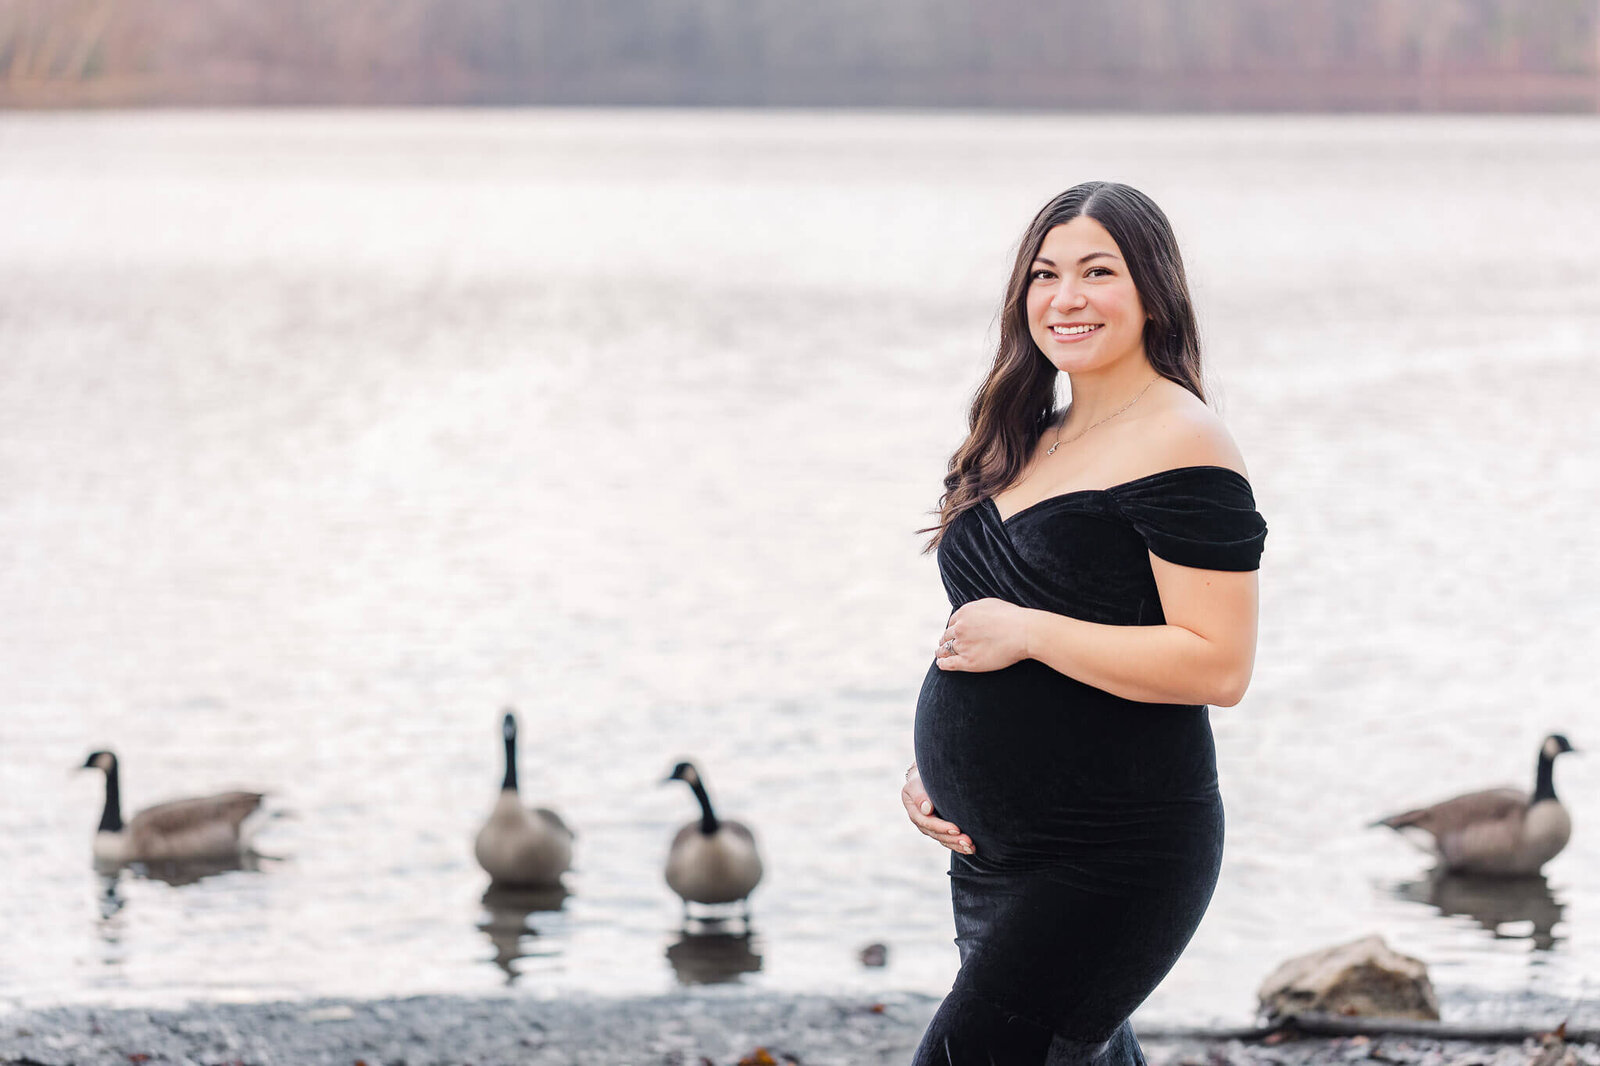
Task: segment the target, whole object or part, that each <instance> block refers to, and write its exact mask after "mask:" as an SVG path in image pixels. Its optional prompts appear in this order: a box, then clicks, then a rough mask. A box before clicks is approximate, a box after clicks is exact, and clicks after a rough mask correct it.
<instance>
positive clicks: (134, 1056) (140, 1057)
mask: <svg viewBox="0 0 1600 1066" xmlns="http://www.w3.org/2000/svg"><path fill="white" fill-rule="evenodd" d="M128 1061H129V1062H149V1061H150V1056H149V1055H146V1054H145V1053H144V1052H142V1051H134V1052H130V1053H129V1055H128Z"/></svg>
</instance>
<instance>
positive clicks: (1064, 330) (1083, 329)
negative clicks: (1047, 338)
mask: <svg viewBox="0 0 1600 1066" xmlns="http://www.w3.org/2000/svg"><path fill="white" fill-rule="evenodd" d="M1050 328H1051V329H1052V330H1054V331H1055V332H1056V333H1058V334H1060V335H1061V336H1063V337H1070V336H1074V335H1076V334H1079V333H1088V332H1090V331H1092V330H1097V329H1099V328H1100V327H1099V326H1051V327H1050Z"/></svg>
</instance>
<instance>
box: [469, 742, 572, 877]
mask: <svg viewBox="0 0 1600 1066" xmlns="http://www.w3.org/2000/svg"><path fill="white" fill-rule="evenodd" d="M501 732H502V734H503V736H504V738H505V745H506V775H505V780H504V781H502V782H501V784H500V798H499V799H497V800H495V804H494V810H492V811H490V812H489V819H488V821H486V822H484V823H483V828H482V829H480V830H478V838H477V840H476V841H475V842H474V843H473V848H472V852H473V854H474V855H475V856H477V859H478V865H479V866H481V867H483V868H484V870H485V872H487V873H488V875H489V877H490V879H491V880H492V881H493V882H494V883H495V884H496V885H501V886H505V887H516V888H554V887H557V886H559V885H560V884H561V875H562V874H563V873H565V872H566V871H567V868H568V867H569V866H570V865H571V864H572V830H570V829H568V828H567V825H566V823H565V822H563V821H562V820H561V816H560V815H558V814H556V812H555V811H552V810H547V809H546V808H544V807H534V808H532V809H529V808H527V807H524V806H523V805H522V797H521V796H520V794H519V793H518V791H517V716H516V714H515V713H513V712H512V711H507V712H506V715H505V718H504V719H503V720H502V722H501Z"/></svg>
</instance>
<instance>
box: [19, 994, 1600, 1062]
mask: <svg viewBox="0 0 1600 1066" xmlns="http://www.w3.org/2000/svg"><path fill="white" fill-rule="evenodd" d="M1497 998H1498V997H1497ZM1499 1005H1501V1006H1504V1005H1505V1004H1504V1001H1503V1000H1501V1001H1500V1002H1499ZM1522 1005H1523V1006H1524V1007H1531V1008H1537V1009H1530V1010H1528V1011H1526V1012H1523V1011H1519V1014H1522V1015H1523V1016H1524V1017H1525V1018H1526V1019H1528V1020H1529V1022H1530V1023H1531V1024H1533V1025H1535V1026H1538V1025H1542V1024H1547V1023H1548V1019H1550V1018H1551V1017H1552V1013H1551V1012H1552V1010H1559V1008H1560V1007H1561V1006H1562V1005H1561V1004H1559V1003H1557V1002H1554V1001H1531V1002H1525V1003H1524V1004H1522ZM937 1006H938V999H937V998H935V997H932V996H922V995H916V994H910V993H904V994H897V995H894V996H890V997H887V998H885V999H882V1000H875V999H873V998H871V997H868V996H785V995H774V994H771V993H763V994H750V995H740V994H731V995H709V996H708V995H704V994H701V993H698V992H694V991H685V992H681V993H676V994H671V995H665V996H654V997H648V998H633V999H602V998H569V999H560V1000H556V999H550V1000H540V999H529V998H510V997H462V996H419V997H415V998H409V999H390V1000H375V1001H369V1002H344V1001H317V1002H302V1003H260V1004H202V1005H193V1006H190V1007H186V1008H183V1009H180V1010H150V1009H127V1008H124V1009H116V1008H104V1007H84V1006H77V1007H58V1008H51V1009H45V1010H33V1011H19V1012H17V1013H13V1014H8V1015H3V1016H0V1064H3V1066H98V1064H102V1063H103V1064H107V1066H110V1064H119V1066H126V1064H128V1063H163V1064H164V1063H172V1064H185V1066H187V1064H194V1066H234V1064H248V1066H361V1064H365V1066H380V1064H382V1066H466V1064H471V1066H501V1064H505V1066H512V1064H515V1066H546V1064H548V1066H556V1064H561V1066H589V1064H594V1066H600V1064H604V1066H735V1064H738V1063H741V1062H744V1063H776V1064H779V1066H782V1064H784V1063H787V1062H796V1063H801V1064H803V1066H867V1064H877V1063H905V1062H908V1061H909V1060H910V1057H911V1052H912V1050H913V1049H914V1048H915V1047H916V1044H917V1040H918V1038H919V1037H920V1036H921V1033H922V1030H923V1027H924V1026H925V1025H926V1024H927V1022H928V1019H929V1018H930V1017H931V1016H932V1015H933V1012H934V1010H935V1008H936V1007H937ZM1553 1016H1554V1018H1555V1020H1557V1021H1559V1020H1560V1018H1561V1017H1562V1016H1563V1015H1561V1014H1559V1013H1558V1014H1555V1015H1553ZM1141 1041H1142V1043H1143V1044H1144V1048H1145V1053H1146V1055H1147V1056H1148V1057H1149V1060H1150V1063H1151V1066H1231V1064H1238V1066H1309V1064H1314V1063H1317V1064H1320V1063H1341V1064H1354V1063H1358V1062H1362V1061H1371V1062H1374V1063H1387V1064H1403V1066H1455V1064H1460V1066H1467V1064H1481V1066H1528V1064H1530V1063H1531V1062H1532V1061H1533V1060H1534V1059H1535V1058H1536V1057H1537V1056H1538V1055H1539V1053H1540V1051H1541V1050H1542V1049H1541V1047H1540V1045H1539V1044H1538V1043H1537V1042H1536V1041H1533V1040H1528V1041H1522V1042H1509V1043H1501V1042H1475V1041H1467V1040H1434V1039H1421V1038H1417V1037H1388V1036H1377V1037H1370V1038H1368V1037H1359V1036H1358V1037H1342V1038H1306V1039H1299V1040H1288V1041H1283V1042H1278V1043H1261V1042H1249V1043H1246V1042H1244V1041H1240V1040H1237V1039H1226V1038H1215V1037H1207V1036H1205V1035H1203V1034H1176V1033H1168V1034H1163V1033H1158V1032H1155V1031H1151V1032H1149V1033H1146V1034H1144V1035H1142V1036H1141ZM759 1049H766V1057H765V1059H763V1058H762V1056H761V1054H760V1050H759ZM1566 1051H1567V1052H1568V1053H1569V1054H1568V1055H1567V1056H1565V1059H1566V1066H1600V1046H1597V1045H1594V1044H1573V1045H1570V1046H1569V1047H1568V1048H1566ZM1546 1057H1547V1058H1548V1057H1549V1056H1546ZM1558 1057H1560V1056H1559V1054H1558ZM1550 1066H1558V1064H1557V1063H1555V1062H1552V1063H1551V1064H1550Z"/></svg>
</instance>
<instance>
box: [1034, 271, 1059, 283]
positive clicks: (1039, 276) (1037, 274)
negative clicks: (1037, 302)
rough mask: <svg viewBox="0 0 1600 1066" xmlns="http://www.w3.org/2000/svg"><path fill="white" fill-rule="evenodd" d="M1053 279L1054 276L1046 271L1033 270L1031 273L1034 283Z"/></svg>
mask: <svg viewBox="0 0 1600 1066" xmlns="http://www.w3.org/2000/svg"><path fill="white" fill-rule="evenodd" d="M1053 277H1055V275H1054V274H1052V273H1051V272H1050V271H1048V270H1035V271H1034V272H1033V280H1034V281H1049V280H1050V279H1051V278H1053Z"/></svg>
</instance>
